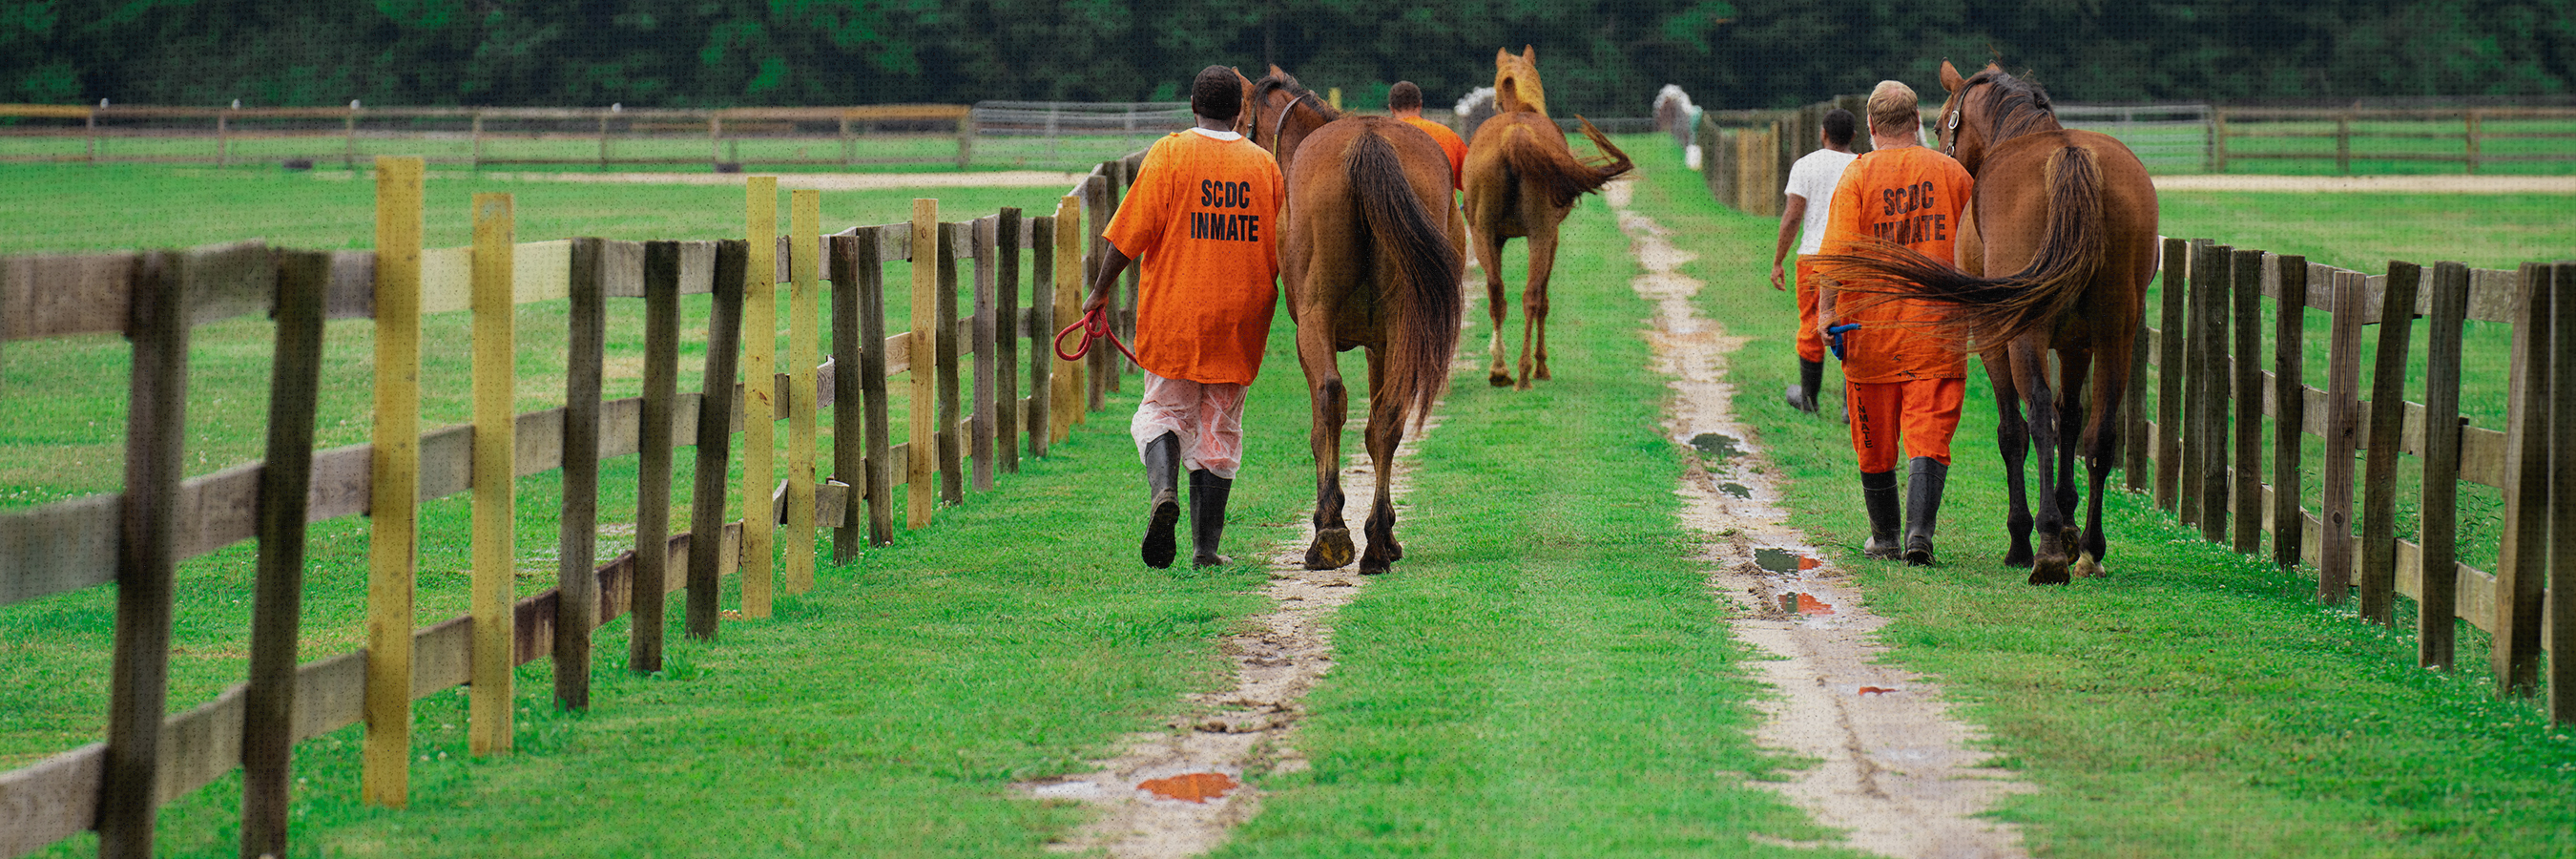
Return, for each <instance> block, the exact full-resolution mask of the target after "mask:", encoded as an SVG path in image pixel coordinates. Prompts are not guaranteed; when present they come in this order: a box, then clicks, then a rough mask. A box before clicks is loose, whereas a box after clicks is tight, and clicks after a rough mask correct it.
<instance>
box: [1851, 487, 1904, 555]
mask: <svg viewBox="0 0 2576 859" xmlns="http://www.w3.org/2000/svg"><path fill="white" fill-rule="evenodd" d="M1860 500H1861V501H1862V503H1863V504H1865V505H1867V506H1868V508H1869V543H1867V544H1866V545H1863V546H1862V547H1861V550H1860V553H1861V556H1862V557H1867V558H1876V559H1879V560H1895V559H1896V558H1897V556H1898V553H1899V549H1898V548H1897V545H1896V528H1897V523H1898V521H1899V517H1898V515H1897V498H1896V472H1893V471H1864V472H1861V473H1860Z"/></svg>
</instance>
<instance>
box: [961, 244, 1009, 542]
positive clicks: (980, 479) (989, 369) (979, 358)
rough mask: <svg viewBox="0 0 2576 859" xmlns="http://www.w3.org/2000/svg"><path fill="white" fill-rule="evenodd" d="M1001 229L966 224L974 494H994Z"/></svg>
mask: <svg viewBox="0 0 2576 859" xmlns="http://www.w3.org/2000/svg"><path fill="white" fill-rule="evenodd" d="M1000 227H1001V225H1000V223H999V220H998V219H997V218H995V217H993V216H990V215H987V216H985V217H981V218H976V219H975V220H974V221H972V222H969V224H968V229H969V230H970V232H969V233H968V246H969V249H970V250H971V251H972V252H973V254H974V256H975V315H974V317H973V319H974V321H973V323H972V324H971V325H969V326H968V331H969V333H970V334H971V335H972V336H973V337H974V338H975V339H974V351H975V391H974V393H975V404H974V407H973V408H972V409H971V410H970V411H969V416H968V418H967V430H966V448H967V451H966V453H967V458H968V459H971V460H973V465H972V468H971V469H970V470H971V472H972V474H971V476H970V477H969V479H971V480H973V481H974V482H975V484H974V485H975V491H977V492H991V491H993V436H994V434H995V433H994V429H995V427H994V424H995V421H994V420H993V413H994V411H995V410H997V409H999V408H1001V399H1002V393H1001V392H1000V391H999V390H996V389H995V388H994V386H993V381H994V380H993V374H994V371H995V370H996V369H997V368H996V366H995V363H996V362H995V360H994V355H993V341H994V340H995V339H997V338H996V335H997V334H998V333H999V326H997V325H996V324H995V323H994V319H993V314H994V313H995V312H996V309H997V308H998V307H999V299H998V297H997V296H996V295H995V294H994V292H995V291H996V290H998V289H1000V286H999V285H998V284H996V283H994V282H993V274H994V272H993V265H994V261H995V259H996V258H997V257H998V256H999V254H1000V251H999V250H998V249H997V248H995V247H994V245H996V244H999V243H1000V240H1001V231H1000Z"/></svg>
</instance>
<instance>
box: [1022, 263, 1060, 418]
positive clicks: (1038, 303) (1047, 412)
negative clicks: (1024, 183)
mask: <svg viewBox="0 0 2576 859" xmlns="http://www.w3.org/2000/svg"><path fill="white" fill-rule="evenodd" d="M1055 222H1056V219H1055V216H1054V215H1039V216H1037V217H1035V218H1030V219H1029V413H1028V433H1029V455H1030V456H1045V455H1047V445H1049V444H1052V443H1054V442H1055V402H1056V378H1055V367H1056V363H1057V362H1056V357H1055V342H1054V339H1053V338H1054V336H1055V326H1056V319H1057V317H1056V315H1055V308H1056V293H1057V291H1058V290H1057V287H1056V282H1055V270H1056V266H1055ZM1041 342H1043V343H1044V344H1045V345H1040V343H1041Z"/></svg>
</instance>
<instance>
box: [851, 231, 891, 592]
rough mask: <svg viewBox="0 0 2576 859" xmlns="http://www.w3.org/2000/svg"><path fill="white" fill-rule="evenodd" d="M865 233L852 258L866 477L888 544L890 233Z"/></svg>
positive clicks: (876, 521)
mask: <svg viewBox="0 0 2576 859" xmlns="http://www.w3.org/2000/svg"><path fill="white" fill-rule="evenodd" d="M859 235H860V236H862V238H861V239H860V240H859V243H858V245H857V247H855V248H853V250H856V251H857V255H856V256H855V257H854V258H853V261H852V262H853V266H854V267H855V268H857V269H858V289H857V292H858V300H857V301H856V302H855V303H856V304H857V305H858V307H857V312H858V316H859V324H858V330H859V343H860V344H861V346H862V351H860V352H859V386H860V390H861V394H862V396H865V397H866V398H867V407H866V417H867V420H866V426H865V427H864V428H863V429H862V430H861V431H860V437H861V439H862V440H863V441H864V443H865V446H866V457H865V459H864V460H862V462H863V464H862V465H861V469H862V470H863V472H864V473H863V474H862V475H860V479H861V481H862V483H863V484H864V485H865V487H866V493H867V499H868V541H869V542H871V543H874V544H875V545H879V546H883V545H886V544H888V543H892V542H894V444H893V435H894V418H893V414H894V404H893V402H892V401H891V400H890V399H888V397H889V393H890V392H889V389H890V388H891V387H892V385H891V383H890V382H889V381H888V380H887V379H886V303H885V277H884V273H885V265H884V262H883V260H884V258H885V245H884V241H885V239H884V238H883V233H882V232H881V231H880V230H877V229H874V228H870V229H864V230H860V231H859Z"/></svg>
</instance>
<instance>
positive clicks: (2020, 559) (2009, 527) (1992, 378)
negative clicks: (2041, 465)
mask: <svg viewBox="0 0 2576 859" xmlns="http://www.w3.org/2000/svg"><path fill="white" fill-rule="evenodd" d="M2011 361H2012V359H2011V358H2010V357H2009V356H2007V355H2004V354H2002V353H2000V352H1988V353H1986V354H1985V355H1984V363H1985V365H1986V379H1987V380H1988V381H1989V382H1990V383H1992V384H1993V386H1994V393H1995V415H1996V418H1997V420H1996V425H1995V447H1996V448H1997V450H1998V451H1999V452H2000V453H2002V454H2003V459H2004V492H2005V497H2006V498H2007V499H2009V503H2010V505H2011V507H2010V509H2009V510H2008V512H2007V513H2006V515H2005V517H2004V529H2005V531H2006V532H2007V533H2008V534H2009V535H2010V537H2011V539H2012V544H2011V546H2010V547H2008V548H2006V549H2005V550H2004V566H2007V567H2013V568H2015V569H2024V570H2026V569H2030V561H2031V553H2030V524H2031V522H2030V497H2029V481H2028V478H2027V477H2026V476H2025V474H2024V470H2025V469H2026V468H2027V467H2028V465H2029V460H2030V421H2029V420H2028V419H2027V418H2025V417H2023V416H2022V411H2021V394H2020V392H2018V391H2016V390H2014V389H2013V385H2012V365H2011Z"/></svg>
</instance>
